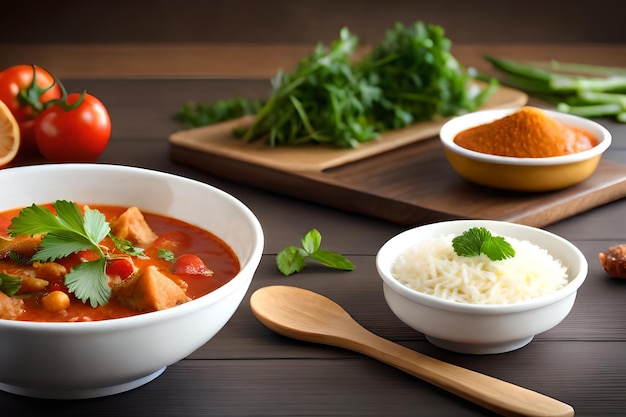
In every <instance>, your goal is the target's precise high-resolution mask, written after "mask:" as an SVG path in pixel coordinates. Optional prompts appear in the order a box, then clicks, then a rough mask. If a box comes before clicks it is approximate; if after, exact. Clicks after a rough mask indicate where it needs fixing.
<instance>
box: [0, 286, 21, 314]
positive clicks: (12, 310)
mask: <svg viewBox="0 0 626 417" xmlns="http://www.w3.org/2000/svg"><path fill="white" fill-rule="evenodd" d="M22 311H24V301H23V300H21V299H19V298H12V297H9V296H8V295H6V294H5V293H3V292H2V291H0V319H4V320H15V319H17V318H18V317H19V315H20V314H22Z"/></svg>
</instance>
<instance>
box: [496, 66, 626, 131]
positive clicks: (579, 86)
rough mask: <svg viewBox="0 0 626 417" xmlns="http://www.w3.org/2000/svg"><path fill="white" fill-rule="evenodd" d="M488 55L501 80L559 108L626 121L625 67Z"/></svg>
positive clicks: (567, 111) (581, 114) (590, 115)
mask: <svg viewBox="0 0 626 417" xmlns="http://www.w3.org/2000/svg"><path fill="white" fill-rule="evenodd" d="M485 58H486V59H487V61H489V62H490V63H491V65H492V66H493V68H495V69H496V70H498V71H500V72H501V73H502V75H503V78H502V79H500V82H501V83H502V84H504V85H508V86H510V87H513V88H516V89H518V90H522V91H524V92H526V93H527V94H529V95H532V96H535V97H537V98H540V99H543V100H545V101H548V102H550V103H553V104H554V105H555V106H556V108H557V110H559V111H562V112H565V113H570V114H574V115H577V116H582V117H588V118H592V117H613V118H614V119H615V120H616V121H618V122H621V123H626V68H614V67H607V66H602V65H588V64H579V63H571V62H559V61H556V60H553V61H548V62H541V61H539V62H522V61H515V60H511V59H506V58H499V57H494V56H491V55H486V56H485Z"/></svg>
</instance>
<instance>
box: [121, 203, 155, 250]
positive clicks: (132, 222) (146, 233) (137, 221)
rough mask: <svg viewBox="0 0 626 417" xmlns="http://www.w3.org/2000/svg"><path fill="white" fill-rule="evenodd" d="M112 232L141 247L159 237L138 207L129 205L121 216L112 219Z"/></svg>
mask: <svg viewBox="0 0 626 417" xmlns="http://www.w3.org/2000/svg"><path fill="white" fill-rule="evenodd" d="M111 232H112V233H113V234H114V235H115V236H117V237H119V238H121V239H125V240H128V241H129V242H132V243H133V245H135V246H139V247H141V248H145V247H147V246H149V245H150V244H152V242H154V241H155V240H156V239H157V237H158V236H157V235H156V233H154V232H153V231H152V229H151V228H150V226H149V225H148V223H147V222H146V219H145V218H144V217H143V214H142V213H141V210H139V209H138V208H137V207H129V208H128V209H127V210H126V211H125V212H124V213H122V214H120V216H119V217H117V218H116V219H114V220H112V221H111Z"/></svg>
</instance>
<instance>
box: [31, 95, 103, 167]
mask: <svg viewBox="0 0 626 417" xmlns="http://www.w3.org/2000/svg"><path fill="white" fill-rule="evenodd" d="M80 97H81V94H79V93H72V94H68V96H67V100H66V104H67V105H68V106H72V105H73V104H75V103H76V102H77V101H78V100H79V99H80ZM110 136H111V119H110V117H109V112H108V111H107V109H106V108H105V107H104V104H102V102H101V101H100V100H98V99H97V98H96V97H94V96H92V95H91V94H85V95H84V97H83V99H82V101H81V102H80V104H78V106H77V107H75V108H72V109H70V110H66V109H65V108H64V106H62V105H61V104H59V103H54V104H52V105H50V106H47V107H46V109H45V110H44V111H43V112H41V113H40V114H39V116H37V118H36V119H35V137H36V138H37V145H38V147H39V151H40V152H41V154H42V155H43V156H44V157H45V158H46V159H47V160H48V161H51V162H95V161H96V159H98V156H100V154H101V153H102V152H103V151H104V149H105V148H106V146H107V143H108V142H109V138H110Z"/></svg>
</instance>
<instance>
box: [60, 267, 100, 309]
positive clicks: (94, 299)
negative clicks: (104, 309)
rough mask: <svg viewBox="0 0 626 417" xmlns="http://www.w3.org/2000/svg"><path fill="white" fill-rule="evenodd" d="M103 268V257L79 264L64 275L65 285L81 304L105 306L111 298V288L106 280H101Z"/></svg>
mask: <svg viewBox="0 0 626 417" xmlns="http://www.w3.org/2000/svg"><path fill="white" fill-rule="evenodd" d="M105 268H106V259H105V258H104V257H103V258H100V259H96V260H95V261H90V262H81V263H79V264H78V265H76V266H74V267H72V269H71V270H70V272H69V273H68V274H67V275H65V285H67V288H68V290H69V291H70V292H71V293H73V294H74V295H75V296H76V298H78V299H79V300H81V301H82V302H83V303H86V302H87V301H89V303H90V304H91V306H92V307H97V306H99V305H105V304H107V303H108V302H109V298H110V297H111V288H110V287H109V285H108V283H107V281H106V279H102V278H103V273H104V270H105Z"/></svg>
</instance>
